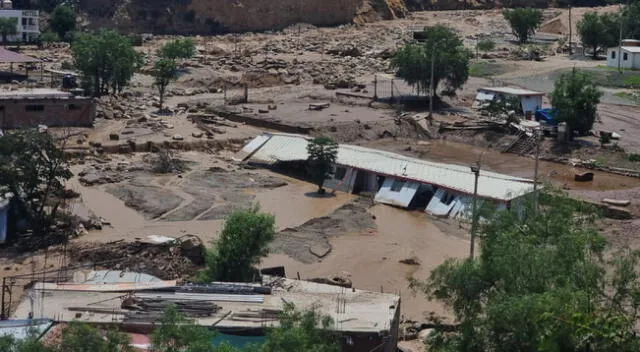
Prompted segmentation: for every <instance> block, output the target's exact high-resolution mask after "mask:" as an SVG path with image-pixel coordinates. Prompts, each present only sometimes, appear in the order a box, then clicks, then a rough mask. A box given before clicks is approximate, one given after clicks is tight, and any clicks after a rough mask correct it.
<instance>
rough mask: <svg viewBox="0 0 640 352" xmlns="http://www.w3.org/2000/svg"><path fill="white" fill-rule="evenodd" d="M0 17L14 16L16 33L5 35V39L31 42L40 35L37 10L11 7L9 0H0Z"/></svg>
mask: <svg viewBox="0 0 640 352" xmlns="http://www.w3.org/2000/svg"><path fill="white" fill-rule="evenodd" d="M0 5H1V6H0V18H15V20H16V34H13V35H9V36H7V41H10V42H16V41H22V42H32V41H35V40H36V39H37V38H38V36H39V35H40V13H39V12H38V11H37V10H17V9H13V5H12V3H11V1H10V0H0Z"/></svg>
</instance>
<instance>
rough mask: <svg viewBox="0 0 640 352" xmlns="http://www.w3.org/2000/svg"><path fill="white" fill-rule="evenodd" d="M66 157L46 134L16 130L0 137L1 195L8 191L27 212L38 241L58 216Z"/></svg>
mask: <svg viewBox="0 0 640 352" xmlns="http://www.w3.org/2000/svg"><path fill="white" fill-rule="evenodd" d="M71 176H72V173H71V171H69V164H68V156H67V154H65V153H64V151H62V150H61V149H60V148H58V146H57V145H56V142H55V141H54V139H53V138H52V137H51V135H49V134H47V133H39V132H37V131H33V130H24V131H15V132H11V133H7V134H5V135H4V136H2V137H0V194H7V193H11V194H12V195H13V200H14V201H16V202H17V203H18V204H19V205H20V208H21V209H22V210H23V211H24V212H25V213H26V214H25V215H26V220H28V222H29V224H30V226H31V228H32V231H33V234H34V235H35V236H34V237H35V238H31V239H30V242H32V243H35V242H37V239H38V237H42V236H45V235H47V234H48V231H49V227H50V225H52V224H53V223H54V221H55V220H56V218H57V217H58V212H59V209H60V204H61V203H62V200H61V197H62V195H63V193H64V182H65V181H66V180H68V179H70V178H71Z"/></svg>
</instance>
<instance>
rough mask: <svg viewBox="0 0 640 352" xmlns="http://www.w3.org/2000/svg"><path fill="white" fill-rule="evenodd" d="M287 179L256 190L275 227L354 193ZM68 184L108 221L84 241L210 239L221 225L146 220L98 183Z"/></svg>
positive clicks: (330, 207)
mask: <svg viewBox="0 0 640 352" xmlns="http://www.w3.org/2000/svg"><path fill="white" fill-rule="evenodd" d="M283 178H285V179H286V177H283ZM287 181H288V182H289V184H288V185H287V186H284V187H280V188H276V189H272V190H261V191H258V193H257V194H256V202H259V203H260V207H261V209H262V211H264V212H267V213H271V214H274V215H275V217H276V228H277V229H278V230H282V229H284V228H287V227H295V226H298V225H301V224H302V223H304V222H306V221H308V220H310V219H312V218H315V217H319V216H325V215H328V214H329V213H331V212H332V211H333V210H335V209H337V208H338V207H340V206H341V205H343V204H345V203H347V202H349V201H350V200H352V199H353V198H354V197H355V196H353V195H350V194H345V193H338V194H336V196H334V197H323V198H317V197H315V190H316V186H314V185H311V184H309V183H306V182H302V181H298V180H295V179H287ZM68 187H71V188H72V189H74V190H75V191H76V192H79V193H80V195H81V197H82V201H83V202H84V203H85V204H86V206H87V207H88V208H89V209H91V210H92V211H93V212H94V213H95V214H96V215H97V216H100V217H103V218H105V219H107V220H108V221H109V222H110V223H111V225H110V226H105V227H103V229H102V230H100V231H91V232H90V234H89V236H85V237H83V238H82V240H84V241H100V242H108V241H114V240H120V239H126V240H134V239H136V238H145V237H147V236H150V235H162V236H167V237H179V236H182V235H185V234H192V235H197V236H199V237H200V238H201V239H202V240H204V241H210V240H213V239H215V238H216V237H217V235H218V232H219V231H220V230H221V229H222V226H223V225H224V221H223V220H189V221H164V220H148V219H145V218H144V217H143V216H142V215H140V214H139V213H138V212H137V211H135V210H134V209H131V208H129V207H127V206H125V204H124V202H123V201H121V200H120V199H118V198H116V197H115V196H113V195H111V194H109V193H107V192H105V191H104V190H103V189H102V188H101V187H84V186H82V185H81V184H80V183H79V182H78V181H77V179H76V178H74V179H72V180H70V181H69V183H68ZM183 196H184V195H183Z"/></svg>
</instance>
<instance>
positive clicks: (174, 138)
mask: <svg viewBox="0 0 640 352" xmlns="http://www.w3.org/2000/svg"><path fill="white" fill-rule="evenodd" d="M171 139H173V140H174V141H183V140H184V137H183V136H182V135H180V134H174V135H173V137H171Z"/></svg>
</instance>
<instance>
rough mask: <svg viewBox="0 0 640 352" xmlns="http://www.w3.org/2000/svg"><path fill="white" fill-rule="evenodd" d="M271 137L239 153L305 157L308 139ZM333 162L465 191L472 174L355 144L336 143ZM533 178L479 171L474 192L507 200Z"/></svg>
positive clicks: (267, 158) (273, 158)
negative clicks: (336, 155) (335, 158)
mask: <svg viewBox="0 0 640 352" xmlns="http://www.w3.org/2000/svg"><path fill="white" fill-rule="evenodd" d="M265 135H269V136H271V138H269V139H268V140H267V141H266V142H263V141H264V135H263V136H259V137H256V138H260V141H261V142H262V143H259V144H260V145H262V146H261V147H260V146H259V145H258V143H256V142H254V141H252V142H249V144H247V145H246V146H245V147H244V148H243V150H242V153H243V154H244V155H250V154H251V153H253V154H252V155H250V157H249V159H250V160H254V161H259V162H266V163H275V162H278V161H296V160H306V159H307V144H308V143H309V138H306V137H304V136H300V135H289V134H269V133H267V134H265ZM336 163H337V164H340V165H344V166H349V167H353V168H357V169H362V170H367V171H372V172H375V173H378V174H384V175H388V176H395V177H398V178H403V179H408V180H415V181H418V182H422V183H428V184H432V185H436V186H440V187H444V188H448V189H451V190H455V191H459V192H462V193H466V194H473V188H474V182H475V175H474V174H473V173H472V172H471V170H470V168H469V167H468V166H461V165H452V164H442V163H434V162H430V161H426V160H421V159H416V158H411V157H407V156H404V155H399V154H395V153H391V152H386V151H382V150H377V149H371V148H365V147H360V146H355V145H348V144H340V146H339V148H338V158H337V161H336ZM532 189H533V181H532V180H528V179H524V178H519V177H512V176H509V175H504V174H499V173H494V172H489V171H485V170H481V172H480V178H479V180H478V195H479V196H480V197H483V198H491V199H496V200H503V201H507V200H511V199H514V198H517V197H519V196H521V195H524V194H526V193H529V192H531V191H532Z"/></svg>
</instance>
